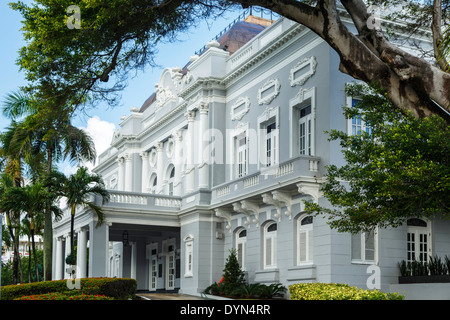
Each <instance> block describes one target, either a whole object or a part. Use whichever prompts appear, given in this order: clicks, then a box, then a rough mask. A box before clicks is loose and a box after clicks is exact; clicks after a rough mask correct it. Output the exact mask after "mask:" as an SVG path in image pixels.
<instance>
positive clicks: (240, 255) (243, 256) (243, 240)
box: [235, 228, 247, 271]
mask: <svg viewBox="0 0 450 320" xmlns="http://www.w3.org/2000/svg"><path fill="white" fill-rule="evenodd" d="M242 232H245V236H243V237H241V233H242ZM239 245H242V252H240V251H239ZM235 249H236V253H237V259H238V262H239V259H240V260H241V261H240V262H239V265H240V266H241V269H242V270H243V271H245V270H246V264H247V229H245V228H239V229H237V230H236V232H235Z"/></svg>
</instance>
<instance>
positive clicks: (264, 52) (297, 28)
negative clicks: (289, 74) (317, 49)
mask: <svg viewBox="0 0 450 320" xmlns="http://www.w3.org/2000/svg"><path fill="white" fill-rule="evenodd" d="M305 30H307V29H306V27H304V26H302V25H294V26H293V27H291V28H290V30H289V31H286V32H285V33H284V34H283V35H282V36H281V37H279V38H277V39H276V40H273V41H272V42H271V43H270V44H269V45H267V46H265V47H263V49H261V50H260V52H258V53H255V55H254V56H253V57H252V59H248V60H247V61H246V62H242V64H240V65H239V67H238V68H236V69H235V70H233V71H232V72H230V73H229V74H228V75H227V76H226V77H225V78H224V80H223V82H224V84H225V85H227V86H228V85H229V84H230V83H231V82H232V81H233V80H235V79H237V78H238V77H239V76H241V75H242V74H244V73H245V72H246V71H248V70H249V69H250V68H252V67H253V66H254V65H256V64H258V63H259V62H260V61H261V60H263V59H264V58H265V57H267V56H268V55H270V54H272V53H273V52H274V51H275V50H277V49H279V48H280V47H281V46H282V45H283V44H285V43H286V42H288V41H289V40H291V39H292V38H294V37H295V36H296V35H297V34H299V33H300V32H302V31H305ZM249 57H250V56H249Z"/></svg>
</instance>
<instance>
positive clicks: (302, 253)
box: [299, 231, 307, 262]
mask: <svg viewBox="0 0 450 320" xmlns="http://www.w3.org/2000/svg"><path fill="white" fill-rule="evenodd" d="M306 233H307V232H306V231H300V233H299V246H300V247H299V260H300V262H305V261H306V236H307V234H306Z"/></svg>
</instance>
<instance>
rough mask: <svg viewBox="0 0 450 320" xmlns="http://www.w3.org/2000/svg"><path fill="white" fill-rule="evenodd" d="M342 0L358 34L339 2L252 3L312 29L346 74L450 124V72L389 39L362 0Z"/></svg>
mask: <svg viewBox="0 0 450 320" xmlns="http://www.w3.org/2000/svg"><path fill="white" fill-rule="evenodd" d="M233 2H235V3H241V4H246V5H248V4H249V3H248V1H240V0H233ZM341 3H342V5H343V6H344V7H345V10H346V11H347V13H348V14H349V15H350V17H351V19H352V21H353V23H354V25H355V27H356V29H357V31H358V32H357V33H356V34H355V33H353V32H350V30H349V29H348V28H347V27H346V26H345V25H344V24H343V23H342V21H341V19H340V15H341V13H340V11H339V10H340V9H337V7H336V1H335V0H321V1H318V2H317V5H315V6H310V5H308V4H306V3H304V2H302V1H291V0H284V1H283V0H279V1H269V0H255V1H252V2H251V5H256V6H261V7H264V8H267V9H270V10H272V11H274V12H276V13H278V14H280V15H282V16H284V17H286V18H288V19H291V20H293V21H296V22H298V23H300V24H302V25H304V26H306V27H307V28H309V29H310V30H312V31H313V32H314V33H316V34H317V35H318V36H319V37H321V38H322V39H323V40H325V41H326V42H327V43H328V44H329V45H330V46H331V47H332V48H333V49H334V50H335V51H336V52H337V54H338V55H339V57H340V60H341V65H340V70H341V71H342V72H344V73H347V74H348V75H350V76H352V77H353V78H355V79H357V80H362V81H364V82H366V83H367V84H375V83H377V84H378V85H380V86H381V87H382V88H383V89H384V90H385V91H386V92H387V95H388V97H389V99H390V100H391V102H392V103H393V105H394V106H395V107H397V108H399V109H400V110H402V111H403V112H411V113H412V114H413V115H414V116H416V117H418V118H424V117H428V116H431V115H439V116H440V117H442V118H443V119H445V120H446V121H447V122H448V123H450V74H448V73H446V72H443V71H442V70H440V69H439V68H437V67H435V66H433V65H432V64H431V63H429V62H428V61H426V60H425V59H420V58H417V57H414V56H412V55H410V54H408V53H406V52H405V51H403V50H401V49H400V48H399V47H397V46H395V45H393V44H392V43H390V42H389V41H388V40H387V39H386V38H385V37H384V35H383V33H382V31H381V30H380V29H377V28H376V27H374V25H373V19H374V17H373V16H372V14H371V13H369V12H368V11H367V7H366V4H365V3H364V2H363V1H362V0H341ZM371 23H372V25H371Z"/></svg>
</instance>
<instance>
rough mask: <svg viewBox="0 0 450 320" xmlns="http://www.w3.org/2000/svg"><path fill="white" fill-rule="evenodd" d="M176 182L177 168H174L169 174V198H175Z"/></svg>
mask: <svg viewBox="0 0 450 320" xmlns="http://www.w3.org/2000/svg"><path fill="white" fill-rule="evenodd" d="M174 182H175V167H172V169H171V170H170V173H169V196H173V186H174Z"/></svg>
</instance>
